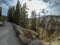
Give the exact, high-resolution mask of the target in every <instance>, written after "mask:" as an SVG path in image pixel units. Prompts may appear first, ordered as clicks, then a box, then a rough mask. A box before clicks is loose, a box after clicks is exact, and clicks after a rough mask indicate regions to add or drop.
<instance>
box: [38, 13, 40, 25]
mask: <svg viewBox="0 0 60 45" xmlns="http://www.w3.org/2000/svg"><path fill="white" fill-rule="evenodd" d="M38 26H40V12H39V14H38Z"/></svg>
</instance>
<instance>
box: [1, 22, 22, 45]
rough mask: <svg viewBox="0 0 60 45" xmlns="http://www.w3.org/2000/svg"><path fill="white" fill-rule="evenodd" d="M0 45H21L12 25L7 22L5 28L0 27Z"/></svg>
mask: <svg viewBox="0 0 60 45" xmlns="http://www.w3.org/2000/svg"><path fill="white" fill-rule="evenodd" d="M0 45H21V44H20V42H19V40H18V38H17V37H16V36H15V33H14V30H13V27H12V24H11V23H8V22H5V26H3V27H0Z"/></svg>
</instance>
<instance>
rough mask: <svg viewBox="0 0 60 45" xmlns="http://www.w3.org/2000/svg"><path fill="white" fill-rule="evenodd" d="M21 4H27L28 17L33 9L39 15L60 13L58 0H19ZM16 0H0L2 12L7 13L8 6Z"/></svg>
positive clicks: (59, 0) (14, 3)
mask: <svg viewBox="0 0 60 45" xmlns="http://www.w3.org/2000/svg"><path fill="white" fill-rule="evenodd" d="M19 1H20V3H21V4H22V5H23V4H24V3H26V4H27V8H28V9H29V10H28V14H29V17H30V15H31V11H32V10H35V11H36V13H37V14H38V13H39V12H40V15H44V14H45V15H60V0H19ZM16 2H17V0H0V6H2V14H3V15H7V12H8V9H9V6H14V5H16Z"/></svg>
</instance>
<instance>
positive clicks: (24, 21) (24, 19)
mask: <svg viewBox="0 0 60 45" xmlns="http://www.w3.org/2000/svg"><path fill="white" fill-rule="evenodd" d="M26 13H27V11H26V3H25V4H24V5H23V7H22V8H21V16H20V18H21V20H20V24H21V26H22V27H26V26H27V18H28V16H27V14H26Z"/></svg>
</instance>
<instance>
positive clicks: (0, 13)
mask: <svg viewBox="0 0 60 45" xmlns="http://www.w3.org/2000/svg"><path fill="white" fill-rule="evenodd" d="M1 16H2V7H0V21H1Z"/></svg>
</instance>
